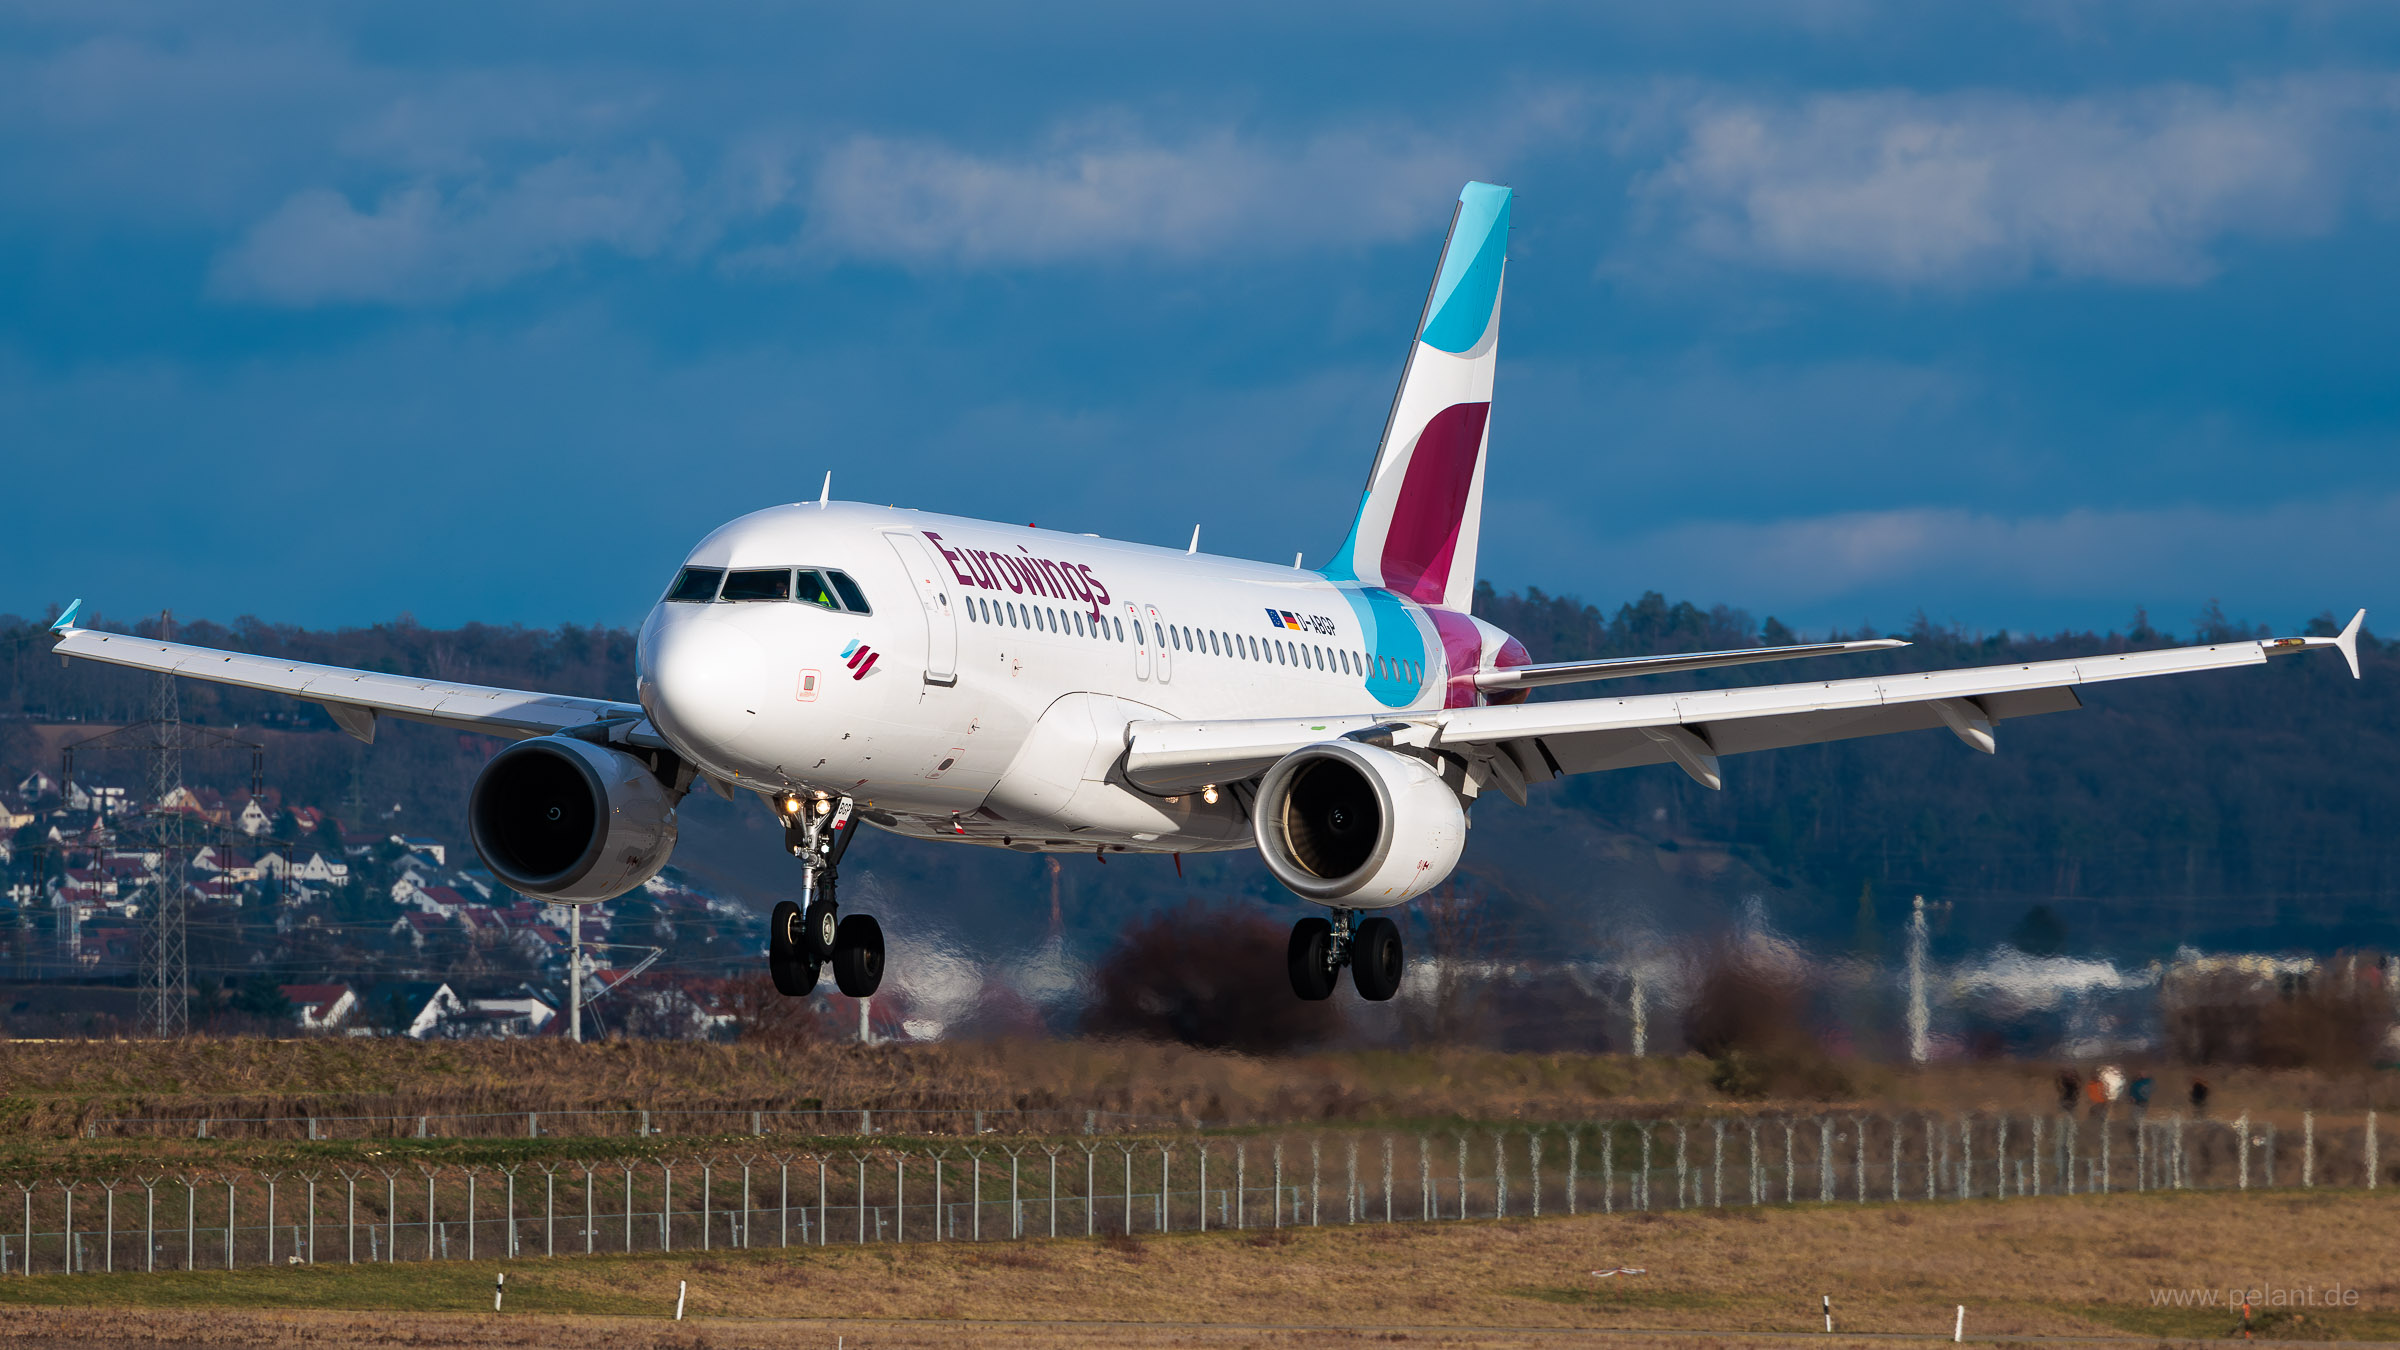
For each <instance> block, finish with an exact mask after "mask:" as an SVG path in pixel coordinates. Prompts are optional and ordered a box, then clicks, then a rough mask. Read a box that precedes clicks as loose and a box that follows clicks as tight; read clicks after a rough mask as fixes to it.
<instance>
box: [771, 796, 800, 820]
mask: <svg viewBox="0 0 2400 1350" xmlns="http://www.w3.org/2000/svg"><path fill="white" fill-rule="evenodd" d="M775 809H776V810H777V811H780V812H782V813H783V814H784V815H787V816H796V815H799V814H800V799H799V798H798V797H795V796H793V795H792V794H790V793H788V792H787V793H785V794H783V798H782V799H781V800H780V801H778V802H776V803H775Z"/></svg>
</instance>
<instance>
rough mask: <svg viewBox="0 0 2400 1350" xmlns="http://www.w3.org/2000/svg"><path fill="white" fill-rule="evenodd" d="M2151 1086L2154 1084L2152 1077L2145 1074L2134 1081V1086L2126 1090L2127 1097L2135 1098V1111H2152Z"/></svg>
mask: <svg viewBox="0 0 2400 1350" xmlns="http://www.w3.org/2000/svg"><path fill="white" fill-rule="evenodd" d="M2151 1086H2152V1083H2151V1078H2150V1075H2148V1074H2143V1075H2142V1076H2141V1077H2139V1078H2136V1079H2134V1080H2133V1084H2132V1086H2130V1087H2128V1088H2126V1089H2125V1095H2126V1096H2128V1097H2131V1098H2133V1109H2134V1110H2136V1111H2147V1110H2149V1109H2150V1089H2151Z"/></svg>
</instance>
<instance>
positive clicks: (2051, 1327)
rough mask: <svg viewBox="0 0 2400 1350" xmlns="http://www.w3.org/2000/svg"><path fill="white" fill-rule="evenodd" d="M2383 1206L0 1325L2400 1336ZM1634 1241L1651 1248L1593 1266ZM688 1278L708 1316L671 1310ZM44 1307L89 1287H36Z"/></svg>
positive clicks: (288, 1332)
mask: <svg viewBox="0 0 2400 1350" xmlns="http://www.w3.org/2000/svg"><path fill="white" fill-rule="evenodd" d="M2393 1203H2394V1201H2392V1200H2391V1199H2388V1198H2385V1197H2383V1196H2379V1195H2373V1194H2368V1193H2364V1192H2347V1193H2343V1192H2315V1193H2309V1194H2304V1195H2288V1194H2286V1195H2266V1194H2224V1193H2219V1194H2203V1193H2193V1192H2183V1193H2166V1194H2155V1193H2154V1194H2151V1195H2142V1196H2132V1195H2118V1196H2114V1197H2082V1198H2072V1199H2055V1198H2054V1199H2046V1200H2012V1201H2008V1202H2005V1203H1997V1202H1969V1203H1964V1204H1935V1205H1913V1206H1905V1207H1894V1206H1859V1205H1831V1206H1803V1207H1796V1208H1770V1209H1765V1210H1750V1209H1739V1210H1727V1211H1723V1212H1691V1213H1673V1214H1664V1215H1651V1216H1638V1215H1634V1216H1627V1215H1618V1216H1589V1215H1587V1216H1584V1217H1581V1218H1571V1219H1567V1218H1559V1219H1545V1220H1539V1221H1516V1222H1505V1223H1463V1224H1462V1223H1448V1224H1433V1225H1416V1224H1404V1225H1393V1226H1372V1227H1360V1228H1355V1229H1352V1228H1324V1229H1299V1230H1289V1229H1287V1230H1284V1231H1283V1232H1282V1233H1280V1234H1261V1233H1257V1232H1247V1233H1210V1234H1206V1235H1201V1234H1175V1235H1171V1236H1166V1237H1145V1238H1141V1239H1134V1240H1122V1239H1121V1240H1117V1241H1113V1242H1087V1241H1081V1240H1058V1241H1041V1242H1027V1243H1011V1244H1005V1245H1002V1244H985V1245H982V1246H968V1245H962V1244H943V1245H939V1246H934V1245H918V1246H910V1247H906V1248H899V1247H889V1246H884V1247H863V1248H839V1247H837V1248H831V1249H818V1250H804V1251H794V1252H752V1253H726V1252H719V1253H715V1254H711V1255H701V1256H697V1257H694V1256H687V1255H677V1256H674V1257H639V1258H631V1259H626V1258H598V1259H590V1260H563V1261H557V1262H518V1263H515V1264H514V1265H513V1266H512V1267H511V1268H510V1280H509V1290H510V1293H509V1298H510V1307H511V1309H512V1311H511V1312H510V1313H509V1314H508V1315H506V1316H505V1317H498V1318H495V1317H493V1316H491V1315H490V1314H489V1312H488V1309H489V1306H490V1291H491V1287H492V1286H491V1281H492V1277H493V1275H494V1273H495V1272H496V1271H497V1270H498V1269H499V1267H498V1266H497V1265H496V1264H495V1263H492V1262H483V1263H477V1264H471V1263H465V1262H458V1263H445V1264H436V1265H416V1266H408V1265H403V1266H387V1267H378V1268H349V1267H341V1266H318V1267H312V1268H300V1269H282V1270H276V1269H260V1270H245V1271H238V1272H232V1273H203V1274H198V1275H184V1274H176V1275H168V1276H133V1275H118V1276H39V1277H35V1278H32V1279H24V1278H18V1279H13V1280H6V1281H0V1303H7V1304H17V1305H22V1306H20V1307H19V1308H17V1309H13V1310H12V1311H11V1312H10V1314H9V1315H8V1316H7V1317H5V1318H0V1345H6V1344H11V1343H16V1344H70V1343H88V1342H90V1341H95V1340H101V1341H110V1342H116V1343H142V1342H144V1341H148V1342H150V1343H168V1342H174V1343H191V1344H223V1345H234V1344H315V1343H322V1342H326V1341H333V1340H337V1339H339V1340H348V1341H356V1342H359V1343H364V1344H390V1343H398V1342H401V1341H406V1342H407V1343H410V1344H462V1345H467V1344H472V1345H484V1344H506V1343H526V1342H532V1343H539V1344H555V1345H586V1344H602V1343H606V1344H636V1345H649V1344H662V1345H692V1346H715V1345H728V1346H730V1345H753V1344H755V1345H798V1344H812V1345H813V1344H823V1343H826V1342H828V1341H830V1340H832V1339H833V1337H834V1336H836V1335H840V1336H844V1337H847V1338H848V1343H849V1344H854V1345H858V1344H864V1345H920V1344H923V1345H931V1344H969V1343H998V1342H1002V1341H1005V1342H1007V1343H1010V1344H1012V1345H1016V1346H1021V1347H1040V1346H1047V1345H1057V1346H1070V1345H1072V1346H1082V1345H1092V1344H1160V1345H1167V1344H1200V1345H1214V1344H1232V1343H1266V1344H1277V1343H1285V1342H1287V1341H1291V1342H1308V1343H1319V1342H1323V1341H1325V1340H1327V1339H1329V1338H1330V1336H1331V1334H1332V1333H1334V1332H1336V1331H1340V1332H1344V1333H1345V1334H1349V1335H1352V1336H1355V1337H1356V1338H1359V1339H1373V1338H1376V1337H1382V1336H1393V1335H1398V1336H1404V1337H1405V1338H1407V1339H1410V1340H1421V1341H1426V1342H1428V1343H1431V1344H1437V1345H1448V1344H1513V1343H1518V1342H1522V1341H1527V1340H1531V1339H1536V1338H1537V1337H1536V1333H1540V1332H1551V1333H1556V1332H1564V1331H1571V1330H1574V1329H1584V1330H1587V1331H1601V1330H1607V1331H1651V1332H1661V1333H1669V1332H1672V1333H1683V1334H1685V1335H1688V1336H1690V1337H1692V1338H1695V1339H1705V1338H1706V1337H1708V1336H1710V1335H1719V1336H1724V1335H1734V1336H1738V1335H1740V1334H1743V1333H1752V1334H1759V1333H1784V1334H1789V1333H1806V1332H1809V1331H1811V1330H1814V1329H1815V1328H1816V1327H1818V1326H1819V1325H1820V1323H1818V1321H1817V1306H1818V1305H1817V1298H1818V1295H1819V1294H1820V1293H1824V1292H1830V1293H1831V1294H1832V1295H1833V1296H1834V1299H1835V1312H1836V1315H1837V1317H1838V1319H1839V1322H1840V1325H1841V1326H1842V1327H1843V1328H1844V1329H1845V1330H1846V1331H1849V1332H1852V1333H1870V1332H1873V1333H1893V1334H1902V1335H1925V1336H1928V1337H1933V1336H1939V1335H1945V1334H1946V1333H1947V1332H1948V1330H1949V1325H1950V1318H1951V1309H1952V1308H1953V1306H1954V1305H1955V1304H1959V1303H1964V1304H1966V1305H1967V1308H1968V1326H1969V1330H1970V1332H1971V1333H1972V1335H1971V1336H1970V1339H1974V1338H1975V1337H1993V1336H2075V1335H2083V1336H2093V1335H2098V1336H2113V1335H2124V1334H2137V1335H2141V1336H2145V1337H2161V1336H2176V1337H2201V1338H2211V1339H2215V1338H2221V1337H2223V1336H2224V1335H2226V1333H2227V1332H2228V1331H2229V1330H2231V1329H2232V1328H2233V1326H2234V1323H2235V1320H2236V1315H2235V1314H2232V1313H2228V1312H2225V1311H2222V1310H2218V1311H2185V1310H2177V1309H2172V1308H2159V1307H2156V1306H2154V1305H2153V1303H2152V1300H2151V1292H2150V1291H2151V1290H2152V1289H2154V1288H2162V1287H2163V1288H2214V1289H2223V1288H2226V1287H2229V1286H2233V1285H2273V1286H2286V1287H2288V1286H2300V1285H2311V1286H2317V1287H2324V1286H2327V1285H2342V1286H2346V1287H2350V1288H2354V1289H2356V1290H2358V1291H2359V1296H2360V1306H2358V1307H2357V1308H2355V1309H2353V1310H2348V1311H2343V1312H2338V1313H2332V1314H2325V1315H2321V1316H2317V1317H2313V1318H2312V1319H2311V1320H2309V1321H2306V1322H2303V1323H2301V1324H2298V1325H2292V1324H2289V1323H2288V1322H2287V1323H2284V1324H2282V1325H2280V1326H2279V1327H2278V1330H2279V1331H2280V1332H2281V1333H2282V1334H2284V1335H2287V1336H2293V1337H2298V1338H2306V1339H2324V1338H2340V1339H2387V1340H2388V1339H2400V1277H2394V1276H2392V1275H2391V1274H2390V1273H2389V1272H2391V1271H2393V1270H2394V1269H2400V1225H2395V1224H2394V1223H2393V1222H2392V1217H2393V1215H2392V1213H2391V1208H2392V1205H2393ZM1618 1265H1631V1266H1640V1267H1644V1268H1646V1270H1647V1273H1646V1274H1644V1275H1640V1276H1623V1277H1618V1278H1616V1279H1613V1280H1607V1281H1602V1280H1596V1279H1594V1278H1593V1277H1592V1276H1591V1274H1590V1273H1589V1272H1591V1271H1592V1270H1594V1269H1596V1268H1607V1267H1614V1266H1618ZM678 1280H687V1281H689V1282H690V1284H691V1295H690V1300H691V1301H690V1305H689V1306H690V1313H691V1316H692V1317H694V1318H695V1319H698V1321H697V1323H687V1324H685V1327H681V1328H678V1327H673V1326H672V1325H671V1324H668V1325H661V1322H660V1321H659V1319H661V1318H663V1317H664V1316H665V1315H666V1313H667V1312H668V1311H669V1310H670V1309H671V1308H672V1305H673V1300H674V1292H675V1284H676V1281H678ZM129 1304H138V1305H146V1306H145V1307H144V1308H143V1309H141V1310H140V1311H138V1313H137V1312H136V1311H135V1310H131V1309H128V1308H127V1307H126V1306H125V1305H129ZM45 1306H46V1307H49V1308H58V1307H61V1306H80V1307H82V1308H84V1309H86V1310H87V1311H86V1312H85V1313H82V1314H78V1315H76V1316H68V1315H65V1314H61V1313H46V1314H40V1315H37V1314H35V1313H34V1312H33V1311H32V1309H33V1308H37V1307H45ZM479 1309H480V1310H483V1311H482V1312H481V1314H480V1315H476V1314H477V1310H479ZM370 1314H372V1315H370ZM77 1316H80V1317H82V1318H85V1319H86V1320H82V1321H78V1320H76V1317H77ZM619 1318H624V1319H631V1320H627V1321H619V1320H614V1319H619ZM836 1319H839V1320H836ZM1102 1324H1107V1325H1102ZM178 1337H180V1338H181V1339H180V1340H178V1339H177V1338H178ZM1612 1343H1614V1342H1613V1341H1612ZM1683 1343H1691V1342H1690V1341H1685V1342H1683Z"/></svg>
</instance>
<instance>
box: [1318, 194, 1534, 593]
mask: <svg viewBox="0 0 2400 1350" xmlns="http://www.w3.org/2000/svg"><path fill="white" fill-rule="evenodd" d="M1508 205H1509V191H1508V189H1507V188H1504V187H1495V186H1493V185H1492V184H1490V183H1469V184H1467V185H1466V187H1465V188H1464V189H1462V190H1461V191H1460V192H1459V194H1458V207H1457V209H1456V210H1455V211H1454V212H1453V213H1452V215H1451V217H1450V237H1449V239H1448V240H1447V241H1446V242H1445V243H1444V244H1443V246H1442V263H1441V267H1440V268H1439V269H1438V270H1437V271H1436V272H1435V273H1434V278H1433V290H1432V291H1431V292H1430V293H1429V294H1427V296H1426V297H1425V310H1424V313H1423V314H1422V315H1421V316H1420V317H1419V318H1418V320H1417V340H1416V342H1415V343H1414V344H1412V345H1411V346H1410V348H1409V353H1408V365H1407V367H1406V369H1405V370H1403V371H1402V372H1401V376H1400V392H1399V393H1398V394H1397V395H1395V396H1394V397H1393V399H1392V412H1391V416H1390V418H1389V419H1388V420H1386V421H1385V423H1384V427H1383V444H1382V445H1381V446H1380V447H1379V448H1378V449H1377V450H1376V452H1375V468H1374V470H1373V471H1372V472H1371V473H1369V474H1368V475H1367V491H1366V496H1365V498H1364V499H1363V500H1362V501H1360V502H1359V505H1358V519H1357V520H1355V521H1353V522H1352V523H1351V526H1350V537H1349V538H1348V539H1347V540H1344V541H1343V543H1342V550H1341V552H1340V553H1338V554H1336V555H1335V557H1334V559H1333V561H1332V563H1331V564H1330V565H1329V566H1327V568H1326V569H1325V570H1326V574H1327V575H1329V576H1333V577H1336V578H1339V579H1341V580H1355V581H1363V582H1365V583H1367V584H1368V585H1371V586H1382V587H1385V588H1386V589H1389V590H1393V591H1397V592H1399V593H1400V594H1402V595H1405V596H1407V597H1409V598H1410V599H1412V600H1415V601H1417V602H1419V603H1421V604H1427V605H1436V606H1440V607H1443V608H1446V609H1454V610H1459V611H1462V612H1463V611H1465V610H1466V609H1467V607H1468V605H1469V603H1470V602H1471V601H1472V600H1473V598H1474V594H1475V546H1476V543H1477V542H1478V538H1479V536H1480V535H1481V532H1482V522H1483V449H1484V442H1485V439H1486V432H1487V430H1488V426H1487V423H1488V421H1489V417H1490V413H1491V409H1492V369H1493V367H1494V365H1495V364H1496V363H1497V361H1498V359H1499V346H1500V282H1501V273H1502V272H1503V271H1504V270H1505V268H1506V264H1507V256H1508Z"/></svg>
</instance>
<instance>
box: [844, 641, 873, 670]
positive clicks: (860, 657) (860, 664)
mask: <svg viewBox="0 0 2400 1350" xmlns="http://www.w3.org/2000/svg"><path fill="white" fill-rule="evenodd" d="M842 660H843V661H844V662H845V663H847V664H848V665H849V667H850V678H851V679H854V680H863V679H865V678H867V672H868V671H870V670H873V669H874V668H875V662H876V660H877V653H876V651H875V649H874V648H873V647H870V646H868V645H866V644H865V643H863V642H860V641H858V640H857V639H855V638H854V639H852V640H851V642H850V645H849V646H847V647H844V648H842Z"/></svg>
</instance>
